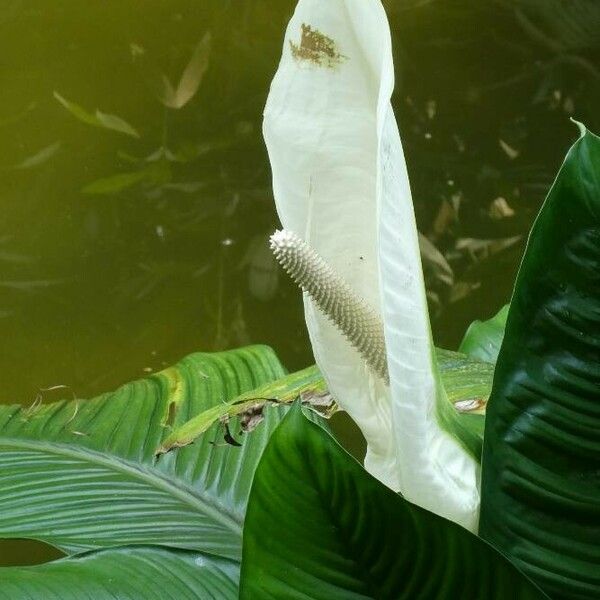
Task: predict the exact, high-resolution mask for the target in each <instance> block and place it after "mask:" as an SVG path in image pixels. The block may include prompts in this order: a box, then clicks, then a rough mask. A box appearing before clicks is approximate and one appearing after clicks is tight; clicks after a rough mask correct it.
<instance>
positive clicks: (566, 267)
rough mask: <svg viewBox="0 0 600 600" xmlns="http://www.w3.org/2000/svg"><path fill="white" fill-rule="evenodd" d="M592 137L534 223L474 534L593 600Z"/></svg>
mask: <svg viewBox="0 0 600 600" xmlns="http://www.w3.org/2000/svg"><path fill="white" fill-rule="evenodd" d="M599 474H600V139H599V138H598V137H596V136H594V135H592V134H591V133H585V134H584V135H583V136H582V137H581V139H579V141H577V142H576V143H575V145H574V146H573V147H572V148H571V150H570V151H569V153H568V155H567V158H566V160H565V162H564V164H563V166H562V169H561V171H560V173H559V175H558V178H557V180H556V182H555V183H554V186H553V187H552V190H551V191H550V194H549V196H548V198H547V200H546V202H545V204H544V206H543V208H542V211H541V213H540V215H539V216H538V218H537V220H536V222H535V225H534V227H533V230H532V233H531V236H530V238H529V243H528V245H527V250H526V252H525V257H524V259H523V262H522V264H521V269H520V271H519V275H518V278H517V282H516V286H515V291H514V295H513V299H512V301H511V307H510V311H509V314H508V319H507V323H506V333H505V335H504V342H503V344H502V348H501V350H500V354H499V356H498V362H497V363H496V372H495V378H494V387H493V391H492V395H491V397H490V401H489V406H488V411H487V417H486V429H485V442H484V454H483V481H482V493H483V501H482V508H481V525H480V534H481V535H482V536H484V537H485V538H486V539H488V540H489V541H491V542H492V543H493V544H495V545H497V546H498V547H499V548H500V549H502V550H503V551H504V552H505V553H506V554H508V555H509V556H512V557H513V559H514V560H515V561H516V563H517V564H518V565H519V566H520V567H521V568H522V569H523V570H524V571H525V572H526V573H528V574H529V575H530V576H531V577H532V578H533V579H535V580H536V581H538V582H539V584H540V585H541V586H542V587H544V588H545V589H546V590H547V591H548V592H549V593H550V594H551V595H552V596H553V597H555V598H572V599H579V600H583V599H586V600H588V599H592V598H600V475H599Z"/></svg>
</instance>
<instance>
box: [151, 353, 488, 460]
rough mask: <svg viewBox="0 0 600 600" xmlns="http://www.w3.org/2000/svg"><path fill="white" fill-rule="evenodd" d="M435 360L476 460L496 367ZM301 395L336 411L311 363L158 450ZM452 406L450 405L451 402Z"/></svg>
mask: <svg viewBox="0 0 600 600" xmlns="http://www.w3.org/2000/svg"><path fill="white" fill-rule="evenodd" d="M437 359H438V363H439V368H440V373H441V376H442V382H443V384H444V388H445V390H446V395H447V397H448V400H450V402H451V403H452V404H453V405H454V410H453V411H449V412H453V413H455V414H454V415H453V416H451V417H448V420H447V423H446V424H447V426H448V428H449V429H451V430H452V432H453V435H455V437H456V438H457V439H458V440H459V441H460V442H461V443H462V444H463V446H464V447H465V448H466V449H467V450H468V451H469V452H470V453H471V454H472V455H473V458H475V460H477V461H480V460H481V442H482V440H483V423H484V414H485V405H486V402H487V399H488V396H489V393H490V390H491V387H492V377H493V374H494V369H493V366H492V365H489V364H487V363H483V362H480V361H473V360H470V359H468V358H467V357H466V356H465V355H463V354H459V353H457V352H450V351H449V350H440V349H438V350H437ZM297 398H301V399H302V402H303V404H305V405H308V406H312V407H313V409H314V410H315V411H316V412H318V413H319V414H322V415H325V416H330V415H332V414H333V413H335V411H336V410H337V407H336V405H335V403H334V401H333V398H331V396H330V395H329V392H328V390H327V385H326V384H325V380H324V379H323V376H322V375H321V373H320V372H319V370H318V368H317V367H316V366H314V365H313V366H312V367H307V368H306V369H303V370H302V371H297V372H296V373H290V374H289V375H286V376H284V377H282V378H281V379H278V380H277V381H274V382H271V383H267V384H265V385H263V386H261V387H259V388H257V389H255V390H252V391H251V392H245V393H244V394H241V395H239V396H236V397H235V398H233V399H232V400H229V401H228V402H223V403H221V404H218V405H216V406H213V407H212V408H209V409H208V410H205V411H203V412H201V413H200V414H199V415H196V416H195V417H193V418H191V419H190V420H189V421H188V422H187V423H184V424H183V425H182V426H181V427H178V428H177V429H176V430H175V431H173V432H172V433H171V434H169V436H168V437H167V438H166V439H165V440H164V441H163V443H162V445H161V447H160V449H159V451H160V452H166V451H169V450H171V449H172V448H177V447H181V446H186V445H188V444H191V443H192V442H193V441H194V440H195V439H197V438H198V436H200V435H203V434H204V433H205V432H206V431H207V430H208V429H209V428H210V426H211V425H213V424H214V423H216V422H217V421H219V420H221V419H229V418H231V417H232V416H239V415H242V416H244V415H245V416H246V417H247V418H250V419H251V420H253V419H255V418H256V417H258V416H260V415H261V414H262V412H263V408H264V406H269V405H271V404H274V403H275V404H289V403H291V402H293V401H294V400H296V399H297ZM449 408H450V409H451V408H452V407H451V406H450V405H449Z"/></svg>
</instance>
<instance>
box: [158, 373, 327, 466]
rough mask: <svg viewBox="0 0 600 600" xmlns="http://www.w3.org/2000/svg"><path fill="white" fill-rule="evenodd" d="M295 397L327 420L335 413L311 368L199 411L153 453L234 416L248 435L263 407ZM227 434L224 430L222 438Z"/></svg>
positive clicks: (183, 443) (186, 441) (182, 442)
mask: <svg viewBox="0 0 600 600" xmlns="http://www.w3.org/2000/svg"><path fill="white" fill-rule="evenodd" d="M296 398H300V399H301V401H302V403H303V404H304V405H305V406H307V407H309V408H311V409H313V410H314V411H315V412H317V413H319V414H320V415H322V416H324V417H330V416H331V415H333V414H334V413H335V412H336V411H337V406H336V405H335V403H334V401H333V399H332V398H331V396H330V395H329V393H328V392H327V388H326V385H325V381H324V380H323V377H322V376H321V373H320V372H319V370H318V369H317V367H316V366H312V367H308V368H307V369H303V370H302V371H298V372H297V373H292V374H291V375H286V376H285V377H283V378H281V379H279V380H277V381H275V382H273V383H268V384H266V385H264V386H261V387H258V388H256V389H255V390H252V391H250V392H246V393H244V394H241V395H240V396H238V397H237V398H234V399H232V400H230V401H229V402H223V403H221V404H217V405H216V406H213V407H212V408H209V409H208V410H205V411H203V412H201V413H200V414H198V415H196V416H195V417H194V418H192V419H191V420H189V421H188V422H187V423H185V424H184V425H182V426H181V427H179V428H178V429H176V430H175V431H174V432H173V433H171V434H170V435H169V436H168V437H167V438H166V439H165V440H164V441H163V442H162V444H161V446H160V447H159V448H158V450H157V452H156V453H157V454H164V453H165V452H168V451H170V450H172V449H173V448H179V447H182V446H187V445H188V444H191V443H192V442H194V440H196V439H197V438H198V437H199V436H200V435H202V434H203V433H204V432H206V431H207V430H208V429H209V428H210V427H211V426H212V425H213V424H214V423H215V422H220V423H221V424H228V423H229V420H230V419H231V418H233V417H239V419H240V434H242V433H249V432H250V431H252V430H253V429H255V428H256V426H257V425H258V424H259V423H261V422H262V420H263V419H264V412H265V409H266V408H268V407H269V406H277V405H281V404H289V403H291V402H293V401H294V400H296ZM227 433H228V430H227V429H225V435H227Z"/></svg>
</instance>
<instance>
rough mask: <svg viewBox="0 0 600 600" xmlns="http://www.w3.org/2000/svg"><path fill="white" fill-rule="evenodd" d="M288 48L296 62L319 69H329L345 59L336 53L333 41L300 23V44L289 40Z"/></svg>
mask: <svg viewBox="0 0 600 600" xmlns="http://www.w3.org/2000/svg"><path fill="white" fill-rule="evenodd" d="M290 47H291V50H292V56H293V57H294V58H295V59H296V60H297V61H298V62H310V63H313V64H314V65H316V66H319V67H327V68H330V69H331V68H333V67H335V66H336V65H339V64H340V63H342V62H343V61H344V60H346V58H347V57H345V56H343V55H342V54H340V53H339V52H338V51H337V48H336V44H335V42H334V41H333V39H331V38H330V37H328V36H326V35H325V34H323V33H321V32H320V31H319V30H318V29H313V28H312V27H311V26H310V25H307V24H306V23H302V28H301V35H300V44H299V45H298V44H295V43H294V42H292V41H291V40H290Z"/></svg>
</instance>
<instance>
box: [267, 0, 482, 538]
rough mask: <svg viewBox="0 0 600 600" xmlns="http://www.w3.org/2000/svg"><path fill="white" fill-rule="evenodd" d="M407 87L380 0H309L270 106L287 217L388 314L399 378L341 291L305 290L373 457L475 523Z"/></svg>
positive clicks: (341, 277)
mask: <svg viewBox="0 0 600 600" xmlns="http://www.w3.org/2000/svg"><path fill="white" fill-rule="evenodd" d="M393 87H394V72H393V62H392V52H391V39H390V31H389V26H388V23H387V18H386V15H385V12H384V10H383V7H382V5H381V3H380V1H379V0H327V1H324V0H318V1H314V0H300V2H299V4H298V6H297V9H296V12H295V14H294V16H293V18H292V20H291V22H290V24H289V27H288V30H287V32H286V37H285V41H284V47H283V56H282V59H281V63H280V66H279V69H278V71H277V74H276V76H275V78H274V80H273V84H272V86H271V91H270V94H269V99H268V101H267V106H266V109H265V119H264V136H265V140H266V143H267V147H268V150H269V156H270V160H271V165H272V170H273V190H274V194H275V200H276V204H277V210H278V213H279V216H280V218H281V221H282V224H283V226H284V228H285V229H287V230H290V231H292V232H294V233H295V234H298V235H299V236H301V238H302V239H303V241H304V242H306V243H307V244H308V245H309V246H310V247H311V248H312V249H313V250H314V251H315V252H316V253H318V255H319V257H320V258H321V259H322V260H323V261H325V262H326V263H327V265H328V269H330V271H327V273H328V274H329V275H330V276H331V278H332V281H333V280H336V281H337V282H338V283H339V282H340V281H341V282H343V284H344V286H347V288H348V289H349V290H351V292H352V294H353V295H354V296H355V297H356V298H358V299H360V300H359V302H360V304H361V306H363V308H364V314H369V315H372V316H373V317H374V319H375V321H377V322H380V323H383V330H384V338H385V341H384V342H383V343H381V344H380V342H378V341H376V340H371V341H372V347H373V348H375V347H380V346H384V347H385V348H386V357H387V361H386V362H387V372H388V373H389V384H388V383H387V382H386V377H382V376H381V373H378V369H377V368H374V366H373V364H372V361H370V359H369V358H368V356H367V357H366V356H365V352H363V351H361V350H360V348H359V347H358V345H357V343H354V342H353V341H352V340H351V339H349V338H348V333H347V332H344V331H343V328H340V327H339V324H338V325H337V326H336V324H335V318H333V317H332V316H331V310H329V309H331V308H332V305H331V304H330V305H329V306H328V305H325V306H323V305H322V303H321V304H319V302H318V298H316V300H317V301H316V302H315V296H314V294H313V297H312V298H311V297H310V296H309V295H308V294H306V295H305V313H306V322H307V326H308V330H309V334H310V338H311V343H312V346H313V351H314V354H315V359H316V361H317V364H318V365H319V368H320V369H321V371H322V372H323V375H324V377H325V379H326V381H327V384H328V386H329V389H330V391H331V392H332V394H333V395H334V396H335V398H336V400H337V401H338V403H339V404H340V406H342V408H344V409H345V410H346V411H347V412H348V413H349V414H350V416H351V417H352V418H353V419H354V420H355V422H356V423H357V424H358V426H359V427H360V428H361V430H362V432H363V434H364V436H365V438H366V440H367V444H368V449H367V456H366V459H365V466H366V468H367V469H368V470H369V471H370V472H371V473H372V474H373V475H374V476H376V477H377V478H378V479H380V480H381V481H383V482H384V483H386V484H387V485H388V486H389V487H391V488H393V489H395V490H399V491H401V492H402V493H403V494H404V495H405V497H406V498H407V499H408V500H411V501H412V502H415V503H417V504H420V505H421V506H423V507H425V508H427V509H429V510H432V511H433V512H436V513H438V514H440V515H442V516H445V517H447V518H450V519H452V520H454V521H456V522H458V523H461V524H462V525H464V526H466V527H468V528H469V529H471V530H474V529H475V528H476V523H477V513H478V506H479V492H478V485H477V482H478V464H477V463H476V462H475V461H474V460H473V459H472V458H471V457H470V456H469V455H468V454H467V453H466V452H465V451H464V450H463V448H462V446H461V445H460V444H459V443H458V442H457V441H456V440H455V439H454V438H453V437H452V436H451V435H450V434H448V433H447V432H446V431H444V430H443V429H442V427H441V426H440V425H439V422H438V416H437V415H438V411H439V407H440V406H442V405H443V404H444V403H447V402H448V400H447V399H446V397H445V392H444V389H443V387H442V385H441V382H440V378H439V375H438V372H437V365H436V362H435V357H434V348H433V343H432V339H431V332H430V325H429V316H428V312H427V302H426V296H425V287H424V281H423V274H422V268H421V260H420V255H419V242H418V233H417V229H416V224H415V217H414V212H413V206H412V199H411V194H410V187H409V183H408V176H407V172H406V164H405V161H404V155H403V151H402V145H401V142H400V136H399V133H398V128H397V125H396V121H395V118H394V114H393V112H392V108H391V104H390V98H391V94H392V91H393ZM305 250H306V249H305ZM307 252H308V251H307ZM303 287H304V288H305V289H307V290H308V291H309V292H310V289H309V288H308V287H307V286H306V285H304V286H303ZM337 298H338V299H339V298H341V296H339V295H338V296H337ZM338 308H339V307H338ZM328 311H329V314H326V313H328ZM356 314H358V313H356ZM361 314H363V313H361ZM346 316H347V317H348V315H346ZM348 318H350V317H348ZM368 321H369V320H368ZM375 321H373V320H372V319H371V320H370V321H369V322H375ZM356 327H359V326H358V325H356ZM375 329H376V328H375ZM368 335H371V334H368ZM359 337H360V336H359ZM367 337H368V336H367ZM365 344H366V346H367V347H368V343H366V342H365V343H363V345H365Z"/></svg>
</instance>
